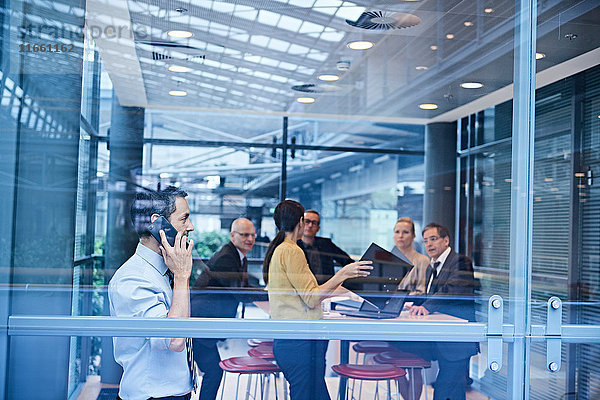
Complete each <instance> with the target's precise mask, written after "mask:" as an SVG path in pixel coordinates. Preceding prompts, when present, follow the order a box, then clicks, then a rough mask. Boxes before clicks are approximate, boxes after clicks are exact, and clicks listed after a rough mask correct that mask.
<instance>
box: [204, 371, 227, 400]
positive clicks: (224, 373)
mask: <svg viewBox="0 0 600 400" xmlns="http://www.w3.org/2000/svg"><path fill="white" fill-rule="evenodd" d="M203 379H204V378H203ZM226 379H227V371H223V386H222V387H221V400H223V394H224V393H225V380H226Z"/></svg>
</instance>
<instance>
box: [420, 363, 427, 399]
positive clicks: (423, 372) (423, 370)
mask: <svg viewBox="0 0 600 400" xmlns="http://www.w3.org/2000/svg"><path fill="white" fill-rule="evenodd" d="M421 376H422V377H423V390H425V400H427V379H426V376H425V368H421Z"/></svg>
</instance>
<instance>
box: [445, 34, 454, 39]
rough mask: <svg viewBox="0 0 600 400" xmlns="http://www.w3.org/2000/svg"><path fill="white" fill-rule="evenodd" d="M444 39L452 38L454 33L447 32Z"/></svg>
mask: <svg viewBox="0 0 600 400" xmlns="http://www.w3.org/2000/svg"><path fill="white" fill-rule="evenodd" d="M446 39H454V34H452V33H449V34H447V35H446Z"/></svg>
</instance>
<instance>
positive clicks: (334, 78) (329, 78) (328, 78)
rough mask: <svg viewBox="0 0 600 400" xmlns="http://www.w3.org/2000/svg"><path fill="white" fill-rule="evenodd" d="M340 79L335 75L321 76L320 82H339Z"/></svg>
mask: <svg viewBox="0 0 600 400" xmlns="http://www.w3.org/2000/svg"><path fill="white" fill-rule="evenodd" d="M338 79H340V77H339V76H337V75H333V74H323V75H319V80H321V81H328V82H333V81H337V80H338Z"/></svg>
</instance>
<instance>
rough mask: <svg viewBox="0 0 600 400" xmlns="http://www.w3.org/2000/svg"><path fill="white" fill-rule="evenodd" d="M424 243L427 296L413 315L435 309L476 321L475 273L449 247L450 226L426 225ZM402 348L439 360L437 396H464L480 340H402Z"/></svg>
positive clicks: (457, 399) (460, 399)
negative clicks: (475, 341)
mask: <svg viewBox="0 0 600 400" xmlns="http://www.w3.org/2000/svg"><path fill="white" fill-rule="evenodd" d="M423 244H424V245H425V250H426V251H427V255H429V257H430V258H431V264H430V265H429V267H428V271H427V276H426V286H425V288H426V297H425V300H424V301H423V303H421V304H420V305H413V306H411V307H410V309H409V313H410V315H415V316H416V315H427V314H430V313H433V312H440V313H443V314H448V315H453V316H455V317H459V318H463V319H466V320H468V321H475V302H474V298H473V296H474V293H473V288H474V277H473V265H472V263H471V260H470V259H469V258H468V257H466V256H463V255H461V254H457V253H455V252H454V251H453V250H452V249H451V248H450V233H449V231H448V228H446V227H444V226H442V225H439V224H436V223H430V224H429V225H427V226H425V228H423ZM396 345H397V346H398V347H400V348H401V349H402V350H403V351H408V352H413V353H417V354H419V355H420V356H421V357H423V358H426V359H429V360H438V364H439V368H440V370H439V373H438V376H437V379H436V382H435V391H434V400H447V399H450V400H464V399H465V393H466V385H467V383H466V382H467V371H468V366H469V360H470V358H471V356H473V355H475V354H477V352H478V344H477V343H462V342H403V343H397V344H396Z"/></svg>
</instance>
